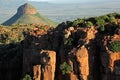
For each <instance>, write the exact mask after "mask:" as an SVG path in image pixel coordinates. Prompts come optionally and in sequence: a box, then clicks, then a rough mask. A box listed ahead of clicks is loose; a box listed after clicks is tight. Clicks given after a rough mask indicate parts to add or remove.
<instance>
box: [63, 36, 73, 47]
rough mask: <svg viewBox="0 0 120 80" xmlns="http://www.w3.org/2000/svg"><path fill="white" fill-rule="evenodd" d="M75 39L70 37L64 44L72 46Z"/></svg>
mask: <svg viewBox="0 0 120 80" xmlns="http://www.w3.org/2000/svg"><path fill="white" fill-rule="evenodd" d="M72 42H73V39H72V38H69V39H67V40H66V41H65V42H64V45H68V46H72Z"/></svg>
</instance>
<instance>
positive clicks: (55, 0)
mask: <svg viewBox="0 0 120 80" xmlns="http://www.w3.org/2000/svg"><path fill="white" fill-rule="evenodd" d="M29 1H47V2H52V3H83V2H101V1H112V0H29Z"/></svg>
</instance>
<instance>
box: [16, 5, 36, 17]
mask: <svg viewBox="0 0 120 80" xmlns="http://www.w3.org/2000/svg"><path fill="white" fill-rule="evenodd" d="M17 13H18V14H20V15H23V14H36V13H37V9H35V8H34V7H33V6H32V5H30V4H28V3H25V4H24V5H22V6H20V7H19V8H18V11H17Z"/></svg>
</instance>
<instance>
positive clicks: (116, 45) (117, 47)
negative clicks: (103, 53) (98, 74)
mask: <svg viewBox="0 0 120 80" xmlns="http://www.w3.org/2000/svg"><path fill="white" fill-rule="evenodd" d="M110 46H111V50H112V51H113V52H120V41H114V42H112V43H111V44H110Z"/></svg>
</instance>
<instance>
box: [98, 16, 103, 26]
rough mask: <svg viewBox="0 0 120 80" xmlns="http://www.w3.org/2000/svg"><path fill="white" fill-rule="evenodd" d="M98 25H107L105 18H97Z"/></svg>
mask: <svg viewBox="0 0 120 80" xmlns="http://www.w3.org/2000/svg"><path fill="white" fill-rule="evenodd" d="M96 25H98V26H102V25H105V20H104V19H102V18H99V17H98V18H96Z"/></svg>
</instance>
